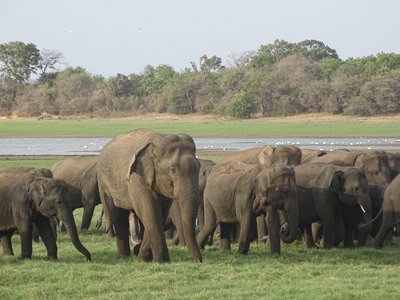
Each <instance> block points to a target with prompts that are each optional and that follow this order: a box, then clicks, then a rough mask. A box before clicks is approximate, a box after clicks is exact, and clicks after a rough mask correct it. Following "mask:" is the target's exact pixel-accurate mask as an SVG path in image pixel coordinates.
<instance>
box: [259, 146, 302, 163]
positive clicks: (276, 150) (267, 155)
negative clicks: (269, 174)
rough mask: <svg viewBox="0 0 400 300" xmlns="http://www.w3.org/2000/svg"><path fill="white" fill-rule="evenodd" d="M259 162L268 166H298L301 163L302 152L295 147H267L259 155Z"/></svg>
mask: <svg viewBox="0 0 400 300" xmlns="http://www.w3.org/2000/svg"><path fill="white" fill-rule="evenodd" d="M258 162H259V164H261V165H267V166H297V165H299V164H300V163H301V150H300V149H299V148H298V147H296V146H293V145H289V146H286V145H280V146H277V147H272V146H265V147H264V148H262V150H261V152H260V153H259V154H258Z"/></svg>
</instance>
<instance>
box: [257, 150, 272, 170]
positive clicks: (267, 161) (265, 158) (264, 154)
mask: <svg viewBox="0 0 400 300" xmlns="http://www.w3.org/2000/svg"><path fill="white" fill-rule="evenodd" d="M274 150H275V148H274V147H272V146H269V145H268V146H265V147H264V148H262V150H261V152H260V153H259V154H258V155H257V157H258V163H259V164H260V165H267V166H271V165H272V160H271V157H272V153H273V152H274Z"/></svg>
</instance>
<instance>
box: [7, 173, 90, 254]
mask: <svg viewBox="0 0 400 300" xmlns="http://www.w3.org/2000/svg"><path fill="white" fill-rule="evenodd" d="M44 173H47V174H51V171H50V170H47V172H44ZM43 175H46V174H43V171H41V170H31V171H28V172H22V174H21V170H18V169H16V168H10V169H7V170H5V171H2V172H1V173H0V207H1V209H0V239H1V243H2V246H3V252H4V255H13V249H12V245H11V236H12V234H13V233H14V232H15V231H16V230H17V231H18V232H19V235H20V237H21V258H22V259H25V258H31V257H32V228H33V224H35V225H36V227H37V229H38V231H39V234H40V237H41V238H42V240H43V242H44V244H45V246H46V249H47V256H48V258H50V259H57V245H56V237H55V236H54V232H53V230H52V229H51V225H50V219H49V218H52V217H54V216H57V218H59V219H60V220H61V221H62V222H63V223H64V224H65V225H66V228H67V230H68V233H69V235H70V238H71V241H72V243H73V245H74V246H75V248H76V249H77V250H78V251H79V252H81V253H82V254H83V255H85V257H86V259H87V260H91V255H90V253H89V251H88V250H87V249H86V248H85V247H84V246H83V245H82V243H81V242H80V240H79V237H78V233H77V230H76V225H75V221H74V219H73V215H72V211H71V208H70V206H69V197H68V194H67V188H66V184H65V182H64V181H63V180H61V179H55V178H49V177H45V176H43Z"/></svg>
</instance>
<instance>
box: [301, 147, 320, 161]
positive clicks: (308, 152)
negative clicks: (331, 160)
mask: <svg viewBox="0 0 400 300" xmlns="http://www.w3.org/2000/svg"><path fill="white" fill-rule="evenodd" d="M325 154H326V152H325V151H323V150H315V149H301V163H302V164H306V163H309V162H311V161H312V160H313V159H314V158H315V157H321V156H324V155H325Z"/></svg>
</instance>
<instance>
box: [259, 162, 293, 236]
mask: <svg viewBox="0 0 400 300" xmlns="http://www.w3.org/2000/svg"><path fill="white" fill-rule="evenodd" d="M254 194H255V195H256V201H255V205H254V207H253V208H254V210H255V212H257V211H259V210H260V208H262V209H264V210H267V209H281V210H284V211H285V216H286V217H287V220H285V222H286V224H285V225H284V226H282V228H281V231H280V233H281V239H282V241H284V242H285V243H291V242H293V241H294V240H295V239H296V238H297V234H298V223H299V207H298V202H297V187H296V179H295V174H294V171H293V168H291V167H288V166H280V167H265V168H264V169H263V170H262V171H261V172H260V173H259V174H258V175H257V176H256V184H255V191H254Z"/></svg>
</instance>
